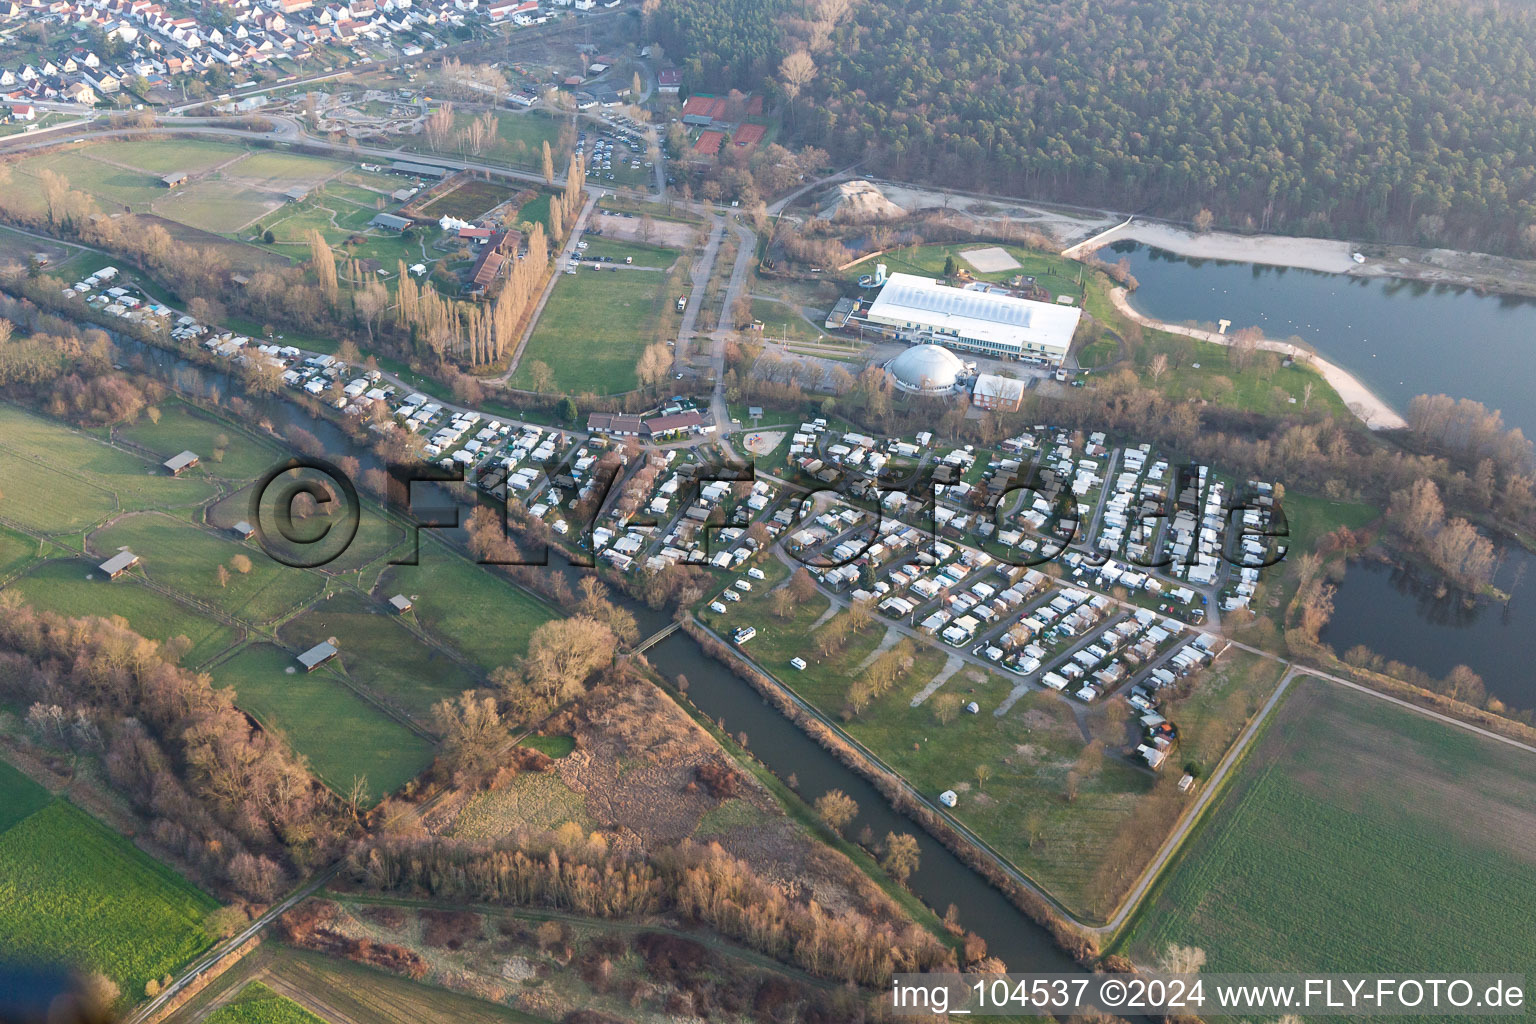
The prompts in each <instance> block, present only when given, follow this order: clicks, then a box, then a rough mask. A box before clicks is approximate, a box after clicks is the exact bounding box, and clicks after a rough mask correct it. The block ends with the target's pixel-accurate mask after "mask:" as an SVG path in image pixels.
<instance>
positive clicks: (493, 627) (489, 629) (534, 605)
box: [374, 534, 554, 673]
mask: <svg viewBox="0 0 1536 1024" xmlns="http://www.w3.org/2000/svg"><path fill="white" fill-rule="evenodd" d="M428 536H430V534H429V535H428ZM419 562H420V564H419V565H396V566H391V567H390V569H389V571H388V572H387V573H385V575H384V577H383V579H382V580H381V581H380V582H379V585H378V586H377V587H376V588H375V590H374V593H375V594H377V595H378V596H379V597H382V598H386V599H387V598H390V597H392V596H394V595H395V594H405V595H406V596H407V597H409V598H410V599H411V602H412V604H413V607H412V609H411V612H410V614H411V615H414V616H415V617H416V621H417V622H419V623H421V624H422V625H423V626H425V627H426V628H427V629H429V630H431V631H432V632H433V633H435V634H437V635H438V636H439V637H441V638H442V639H443V640H444V641H445V642H447V643H448V644H449V645H451V646H453V647H455V648H457V649H458V650H459V651H460V652H461V653H463V654H464V655H465V656H466V657H469V658H470V659H472V660H474V661H475V662H476V663H477V664H479V666H480V667H481V668H482V669H484V670H485V671H486V672H487V673H489V672H493V671H495V670H496V669H497V668H500V667H501V666H503V665H510V664H512V663H513V662H514V661H516V660H517V659H518V658H521V657H522V656H523V655H524V654H525V653H526V652H527V650H528V637H529V636H530V635H531V634H532V633H533V631H534V630H535V629H537V628H538V627H539V626H542V625H543V624H544V623H546V622H548V621H549V620H550V619H551V618H553V617H554V613H553V612H551V611H550V610H549V609H548V608H547V607H545V606H544V605H543V604H542V603H541V602H539V601H538V600H537V599H535V598H533V597H532V596H530V595H529V594H527V593H526V592H524V591H522V590H519V589H518V588H517V587H514V586H513V585H512V584H511V583H508V582H507V581H506V580H504V579H502V578H500V577H499V576H497V575H495V573H494V571H493V570H492V569H491V568H490V567H489V566H480V565H475V564H474V563H473V562H470V561H468V560H466V559H465V558H464V557H463V556H462V555H460V554H458V553H457V552H455V551H452V550H450V549H448V548H447V547H446V546H444V545H442V544H441V543H435V542H432V541H430V540H429V539H428V538H427V537H424V538H423V542H422V545H421V554H420V558H419Z"/></svg>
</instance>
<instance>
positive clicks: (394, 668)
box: [278, 593, 479, 722]
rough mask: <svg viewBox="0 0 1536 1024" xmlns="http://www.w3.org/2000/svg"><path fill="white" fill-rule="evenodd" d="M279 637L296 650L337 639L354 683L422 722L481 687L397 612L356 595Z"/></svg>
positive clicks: (335, 601) (303, 618)
mask: <svg viewBox="0 0 1536 1024" xmlns="http://www.w3.org/2000/svg"><path fill="white" fill-rule="evenodd" d="M278 635H279V636H280V637H281V638H282V641H283V643H285V644H287V645H288V646H290V647H292V648H294V649H295V650H305V649H307V648H309V647H313V646H314V645H315V644H318V643H321V642H322V641H325V640H328V639H331V638H333V637H334V638H335V640H336V646H337V647H339V648H340V649H341V655H340V656H339V657H338V658H337V659H336V660H337V661H338V662H340V665H341V668H342V670H343V671H345V672H346V674H347V676H348V677H349V678H350V679H351V680H352V681H353V682H355V683H357V684H359V685H361V686H363V687H365V688H367V689H368V690H370V691H372V692H373V693H374V694H375V695H376V696H377V697H379V698H380V699H381V700H383V701H385V702H386V703H389V704H392V705H394V706H395V707H398V708H400V709H401V710H403V711H404V712H406V713H407V714H409V715H411V716H413V717H415V718H417V719H420V720H421V721H423V722H429V721H430V720H431V715H432V705H433V704H435V703H437V702H438V701H440V700H442V699H443V698H444V697H454V696H457V695H458V694H459V692H460V691H463V690H467V689H471V688H473V687H474V686H476V685H477V683H478V682H479V681H478V680H477V679H476V678H475V677H474V676H473V675H472V674H471V673H470V672H468V671H466V670H465V669H464V667H463V666H462V665H460V664H459V663H458V662H456V661H454V660H453V659H452V658H450V657H449V656H448V655H446V654H444V653H443V652H442V651H440V650H438V649H436V648H434V647H432V646H431V645H429V644H427V643H425V642H423V641H422V640H421V639H420V638H419V637H418V636H416V634H414V633H412V632H411V631H410V630H409V629H407V628H406V627H405V626H404V625H403V624H402V623H401V622H399V621H398V620H397V616H396V614H395V613H394V611H393V610H389V611H386V610H385V608H384V606H383V605H379V604H375V603H373V602H372V601H368V600H366V599H364V598H362V597H359V596H358V595H357V594H355V593H343V594H338V595H336V596H334V597H332V598H331V599H330V600H327V601H322V602H320V603H319V604H317V605H316V606H315V607H313V608H311V609H310V610H309V611H306V612H304V613H303V614H301V615H299V616H298V617H296V618H294V619H291V620H290V621H288V622H287V623H286V624H284V626H283V628H282V629H281V630H280V631H279V634H278Z"/></svg>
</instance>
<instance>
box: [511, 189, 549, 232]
mask: <svg viewBox="0 0 1536 1024" xmlns="http://www.w3.org/2000/svg"><path fill="white" fill-rule="evenodd" d="M513 223H516V224H543V225H544V233H545V235H546V236H547V235H548V234H549V193H548V192H540V193H539V194H538V195H537V196H534V197H533V198H532V199H530V200H528V201H527V202H526V203H524V204H523V205H522V206H519V207H518V208H517V216H516V217H514V218H513Z"/></svg>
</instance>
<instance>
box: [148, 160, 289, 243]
mask: <svg viewBox="0 0 1536 1024" xmlns="http://www.w3.org/2000/svg"><path fill="white" fill-rule="evenodd" d="M282 198H283V197H282V196H280V195H279V194H277V193H275V192H268V191H266V190H264V189H260V188H255V187H253V186H250V185H245V184H241V183H240V182H237V181H230V180H229V179H227V178H225V177H224V176H222V175H220V174H215V175H213V176H212V177H208V178H201V179H199V180H197V181H192V182H188V183H187V184H185V185H179V186H177V188H176V189H175V191H174V192H172V193H171V194H170V195H167V196H165V197H164V198H163V199H160V200H159V201H158V202H156V203H155V212H156V213H158V214H160V216H162V217H169V218H170V219H172V220H179V221H181V222H182V223H183V224H186V225H189V226H191V227H194V228H199V229H201V230H203V231H211V232H213V233H214V234H216V235H229V234H233V233H235V232H236V231H239V230H240V229H241V228H243V227H245V226H246V225H247V224H249V223H251V222H252V221H253V220H255V219H256V218H258V217H260V216H262V215H263V214H265V213H266V212H267V211H268V210H270V209H272V208H273V207H274V206H275V205H277V204H278V203H280V202H282Z"/></svg>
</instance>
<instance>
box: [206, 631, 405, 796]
mask: <svg viewBox="0 0 1536 1024" xmlns="http://www.w3.org/2000/svg"><path fill="white" fill-rule="evenodd" d="M212 675H213V683H214V685H215V686H219V687H223V686H233V687H234V688H235V702H236V703H237V704H238V705H239V706H240V708H241V709H242V710H244V711H246V712H248V713H249V714H251V715H252V716H254V717H255V718H256V719H257V720H258V721H260V722H261V724H262V725H263V727H265V728H267V729H270V730H272V731H274V732H276V733H278V734H280V735H282V736H283V737H284V738H286V739H287V741H288V744H289V745H290V746H291V747H292V748H293V749H294V751H295V752H296V753H298V754H300V755H302V756H303V757H305V758H306V759H307V760H308V761H309V766H310V768H311V769H312V770H313V771H314V772H315V774H316V775H318V776H319V777H320V778H321V779H322V780H324V781H325V783H326V784H327V785H329V786H330V787H331V788H332V789H335V790H337V791H338V792H343V793H344V792H346V791H347V789H348V788H349V787H350V786H351V784H352V780H353V778H354V777H356V776H365V777H366V778H367V779H368V788H369V791H370V793H371V794H372V797H373V799H374V800H377V799H379V798H380V797H381V796H383V795H385V794H388V793H393V792H394V791H395V790H397V789H399V788H400V787H401V786H403V785H405V784H406V783H407V782H409V781H410V780H411V779H413V778H415V777H416V776H417V775H419V774H420V773H421V771H422V769H424V768H425V767H426V766H427V764H428V763H429V762H431V760H432V744H431V743H429V742H428V741H427V740H425V739H423V738H422V737H420V736H418V735H417V734H416V733H414V732H412V731H411V730H409V729H407V728H406V727H405V726H404V725H402V724H400V723H399V722H397V721H395V719H393V718H391V717H390V716H389V715H387V714H386V713H385V712H384V711H382V710H381V709H379V708H377V707H375V706H374V705H373V704H371V703H369V702H368V701H366V700H364V699H363V698H362V697H359V696H358V695H357V694H355V693H353V692H352V691H351V690H350V689H348V688H347V686H346V684H345V683H344V682H342V681H341V679H339V678H338V677H337V676H336V675H335V674H333V673H332V672H331V671H330V669H328V668H325V667H321V668H318V669H316V670H315V671H313V672H307V673H306V672H305V671H304V670H303V669H301V668H299V666H298V662H297V661H295V660H294V656H293V654H292V653H290V652H288V651H285V650H283V649H282V648H280V647H274V646H272V645H271V644H257V645H255V646H251V647H247V648H245V649H244V650H242V651H240V652H239V653H238V654H236V655H235V656H234V657H232V658H230V659H229V660H228V661H226V662H223V663H222V664H220V665H217V666H215V667H214V668H213V670H212Z"/></svg>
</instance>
